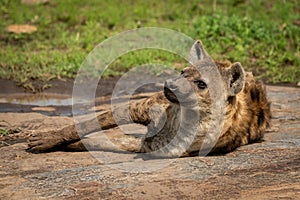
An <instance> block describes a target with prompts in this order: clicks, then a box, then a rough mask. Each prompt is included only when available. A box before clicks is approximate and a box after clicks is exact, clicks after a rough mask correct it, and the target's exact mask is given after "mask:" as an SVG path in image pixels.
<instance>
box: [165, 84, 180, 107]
mask: <svg viewBox="0 0 300 200" xmlns="http://www.w3.org/2000/svg"><path fill="white" fill-rule="evenodd" d="M164 94H165V97H166V98H167V99H168V100H169V101H170V102H172V103H179V101H178V99H177V97H176V95H175V94H174V92H172V90H171V89H169V88H168V87H167V86H166V85H165V86H164Z"/></svg>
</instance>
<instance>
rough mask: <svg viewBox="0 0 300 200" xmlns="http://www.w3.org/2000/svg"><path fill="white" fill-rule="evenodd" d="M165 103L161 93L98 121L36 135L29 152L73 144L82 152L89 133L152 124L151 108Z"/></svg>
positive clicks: (99, 116) (103, 115) (107, 113)
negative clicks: (83, 139) (83, 143)
mask: <svg viewBox="0 0 300 200" xmlns="http://www.w3.org/2000/svg"><path fill="white" fill-rule="evenodd" d="M165 101H166V100H165V98H164V96H163V93H161V92H160V93H157V94H155V95H153V96H152V97H149V98H147V99H144V100H141V101H138V102H132V103H130V105H129V106H120V107H118V108H116V109H115V110H114V111H113V112H114V114H113V112H112V111H107V112H104V113H102V114H100V115H98V116H97V120H95V119H92V120H87V121H84V122H81V123H80V124H77V125H76V126H75V124H72V125H68V126H65V127H62V128H60V129H58V130H53V131H47V132H43V133H41V132H37V133H34V134H32V135H31V137H30V138H29V144H28V147H29V148H28V150H29V151H31V152H44V151H51V150H56V149H65V148H66V147H67V146H69V145H70V144H72V143H77V144H78V145H73V147H72V149H73V150H76V148H78V150H82V145H81V144H80V143H78V141H79V140H80V138H81V137H84V136H85V135H87V134H89V133H92V132H96V131H100V130H105V129H109V128H113V127H116V126H118V125H123V124H128V123H132V122H135V123H139V124H143V125H148V124H149V123H150V122H151V119H150V116H149V113H148V112H149V107H151V105H153V104H155V103H161V104H163V105H164V104H165ZM125 113H128V114H129V117H123V115H124V114H125ZM78 128H79V129H80V131H79V133H78V132H77V129H78ZM118 137H119V136H118ZM71 146H72V145H71Z"/></svg>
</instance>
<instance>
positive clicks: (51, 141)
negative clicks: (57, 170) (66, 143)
mask: <svg viewBox="0 0 300 200" xmlns="http://www.w3.org/2000/svg"><path fill="white" fill-rule="evenodd" d="M62 141H63V139H62V138H61V137H58V136H57V135H56V134H55V131H47V132H35V133H32V134H31V135H30V136H29V143H28V149H27V151H29V152H33V153H39V152H46V151H50V150H51V149H53V148H54V147H56V146H58V145H60V144H61V143H62Z"/></svg>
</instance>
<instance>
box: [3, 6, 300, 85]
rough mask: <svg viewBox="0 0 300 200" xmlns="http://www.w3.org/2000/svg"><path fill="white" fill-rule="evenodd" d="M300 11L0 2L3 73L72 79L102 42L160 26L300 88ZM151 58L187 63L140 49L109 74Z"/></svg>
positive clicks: (31, 79)
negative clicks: (131, 30)
mask: <svg viewBox="0 0 300 200" xmlns="http://www.w3.org/2000/svg"><path fill="white" fill-rule="evenodd" d="M299 13H300V1H299V0H289V1H288V0H269V1H263V0H222V1H221V0H200V1H193V0H190V1H188V0H186V1H185V0H165V1H159V0H153V1H150V0H149V1H148V0H145V1H133V0H110V1H100V0H87V1H82V0H63V1H62V0H0V18H1V20H0V46H1V48H0V78H1V79H10V80H13V81H15V82H16V83H17V84H18V85H19V86H22V87H24V88H26V89H29V90H31V91H37V90H43V89H46V88H48V87H51V84H49V81H50V80H52V79H60V80H65V79H69V78H74V77H75V76H76V72H77V70H78V69H79V67H80V65H81V63H82V62H83V61H84V59H85V57H86V56H87V55H88V53H89V52H90V51H91V50H92V49H93V48H94V47H95V46H96V45H97V44H99V43H100V42H102V41H103V40H105V39H107V38H109V37H111V36H113V35H115V34H117V33H120V32H122V31H126V30H130V29H135V28H140V27H163V28H170V29H173V30H176V31H180V32H182V33H184V34H186V35H188V36H190V37H192V38H194V39H201V40H202V41H203V43H204V45H205V47H206V49H207V51H208V52H209V53H210V54H211V56H212V57H213V58H214V59H216V60H225V59H228V60H230V61H232V62H236V61H239V62H241V63H242V65H243V66H244V68H245V69H246V70H247V71H252V72H253V73H254V75H255V76H256V77H257V78H258V79H260V80H263V81H264V82H265V83H269V84H283V83H285V84H286V83H288V84H290V85H296V84H297V83H298V84H299V82H300V14H299ZM149 62H151V63H153V62H157V63H162V64H166V65H169V66H170V67H172V68H175V69H178V70H180V69H181V68H183V67H185V66H186V65H187V64H188V63H187V62H186V61H185V60H183V59H182V58H180V57H178V56H176V55H173V54H171V53H168V52H162V51H160V50H140V51H135V52H131V53H129V54H126V55H124V56H122V57H120V58H119V59H118V60H116V61H115V62H114V63H112V64H111V66H110V67H109V68H108V70H106V71H105V74H104V75H105V77H112V76H120V75H122V73H124V72H126V71H128V70H129V69H130V68H131V67H134V66H137V65H141V64H144V63H149ZM37 82H38V84H36V83H37ZM1 87H2V86H1Z"/></svg>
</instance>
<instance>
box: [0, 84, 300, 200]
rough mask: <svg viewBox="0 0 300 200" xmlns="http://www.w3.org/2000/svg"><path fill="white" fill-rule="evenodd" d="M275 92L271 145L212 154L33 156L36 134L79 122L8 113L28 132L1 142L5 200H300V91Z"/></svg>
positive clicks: (0, 181) (1, 116) (0, 191)
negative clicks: (32, 142)
mask: <svg viewBox="0 0 300 200" xmlns="http://www.w3.org/2000/svg"><path fill="white" fill-rule="evenodd" d="M267 89H268V96H269V100H270V101H271V102H272V106H271V108H272V115H273V116H272V122H271V127H270V128H269V129H268V130H267V132H266V134H265V138H264V141H262V142H260V143H254V144H250V145H247V146H243V147H241V148H239V149H237V150H236V151H234V152H232V153H229V154H226V155H219V156H209V157H188V158H178V159H159V160H141V159H139V158H137V157H135V155H131V154H122V153H112V152H93V153H90V152H51V153H44V154H31V153H28V152H26V151H25V150H26V148H27V143H26V137H27V136H28V134H30V133H31V132H32V131H33V130H35V131H42V130H44V131H45V130H49V129H55V128H57V127H60V126H62V125H65V124H69V123H71V122H72V118H69V117H58V116H53V117H49V116H45V115H42V114H38V113H0V121H2V120H5V121H6V122H8V123H9V124H10V126H11V127H14V128H16V127H18V128H20V129H22V130H23V131H22V132H20V133H15V134H12V135H10V136H6V137H0V140H2V141H0V142H1V143H0V147H1V148H0V159H1V163H0V199H158V198H159V199H187V198H192V199H193V198H194V199H299V197H300V153H299V152H300V88H292V87H278V86H268V87H267ZM100 110H101V109H100ZM110 131H120V129H113V130H110ZM96 158H98V159H96ZM124 169H125V171H124ZM143 169H144V170H146V171H147V172H141V170H143Z"/></svg>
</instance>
